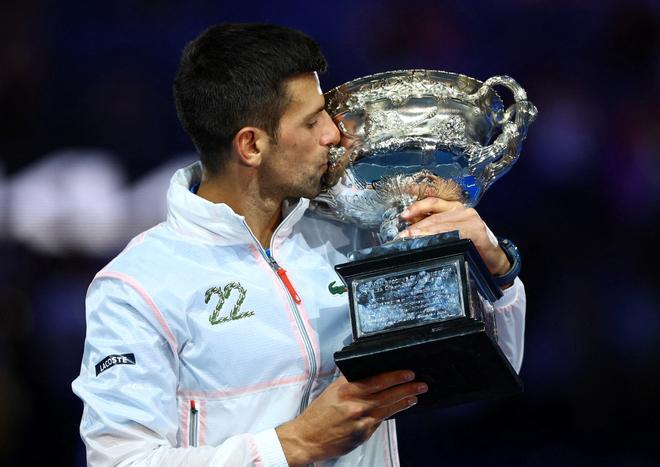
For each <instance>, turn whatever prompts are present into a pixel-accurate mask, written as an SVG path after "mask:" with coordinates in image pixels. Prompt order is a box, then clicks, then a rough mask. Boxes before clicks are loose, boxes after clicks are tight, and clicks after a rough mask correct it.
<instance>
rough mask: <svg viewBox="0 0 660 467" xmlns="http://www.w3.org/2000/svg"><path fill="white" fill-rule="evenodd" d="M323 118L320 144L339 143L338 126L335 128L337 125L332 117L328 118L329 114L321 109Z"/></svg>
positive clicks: (331, 144) (332, 144)
mask: <svg viewBox="0 0 660 467" xmlns="http://www.w3.org/2000/svg"><path fill="white" fill-rule="evenodd" d="M323 120H324V123H325V126H324V129H323V134H322V136H321V144H322V145H323V146H335V145H337V144H339V140H340V137H341V135H340V134H339V128H337V125H335V122H333V121H332V118H330V115H328V112H326V111H325V110H324V111H323Z"/></svg>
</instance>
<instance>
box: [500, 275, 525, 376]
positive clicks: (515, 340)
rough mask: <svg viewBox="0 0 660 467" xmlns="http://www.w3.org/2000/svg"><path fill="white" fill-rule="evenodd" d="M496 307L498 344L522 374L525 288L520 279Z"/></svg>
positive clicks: (505, 293)
mask: <svg viewBox="0 0 660 467" xmlns="http://www.w3.org/2000/svg"><path fill="white" fill-rule="evenodd" d="M493 305H494V306H495V321H496V326H497V343H498V344H499V346H500V348H501V349H502V351H503V352H504V355H506V357H507V359H508V360H509V363H511V366H513V368H514V369H515V370H516V372H518V373H520V368H521V367H522V360H523V350H524V343H525V342H524V338H525V306H526V298H525V287H524V286H523V283H522V281H521V280H520V279H519V278H516V280H515V281H514V283H513V285H512V286H511V287H509V288H508V289H506V290H505V291H504V295H503V296H502V298H500V299H499V300H497V301H496V302H495V303H494V304H493Z"/></svg>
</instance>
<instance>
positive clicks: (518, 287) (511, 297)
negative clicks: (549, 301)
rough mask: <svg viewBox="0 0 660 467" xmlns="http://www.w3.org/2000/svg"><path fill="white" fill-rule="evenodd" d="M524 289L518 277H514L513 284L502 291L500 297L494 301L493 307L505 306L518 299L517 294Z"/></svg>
mask: <svg viewBox="0 0 660 467" xmlns="http://www.w3.org/2000/svg"><path fill="white" fill-rule="evenodd" d="M522 290H524V286H523V283H522V281H521V280H520V278H518V277H516V279H515V280H514V281H513V285H512V286H511V287H509V288H508V289H506V290H503V291H502V297H501V298H500V299H499V300H497V301H495V302H494V303H493V305H494V306H495V309H499V308H506V307H510V306H511V305H513V304H514V303H515V302H516V300H518V295H519V294H520V293H521V292H522Z"/></svg>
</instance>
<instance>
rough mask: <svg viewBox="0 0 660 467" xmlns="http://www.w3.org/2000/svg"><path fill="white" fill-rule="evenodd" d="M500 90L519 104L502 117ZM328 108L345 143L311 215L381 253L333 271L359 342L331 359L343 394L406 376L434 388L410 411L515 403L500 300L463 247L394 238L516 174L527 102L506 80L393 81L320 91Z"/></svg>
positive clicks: (365, 253) (402, 77)
mask: <svg viewBox="0 0 660 467" xmlns="http://www.w3.org/2000/svg"><path fill="white" fill-rule="evenodd" d="M498 86H500V87H503V88H505V89H508V90H509V91H510V92H511V93H512V94H513V100H514V102H513V103H512V104H511V105H510V106H508V107H506V108H505V106H504V104H503V101H502V99H501V98H500V96H499V95H498V94H497V93H496V92H495V90H494V88H495V87H498ZM326 108H327V110H328V112H329V114H330V115H331V116H332V118H333V119H334V121H335V123H336V124H337V126H338V127H339V129H340V131H341V135H342V141H341V145H340V146H338V147H336V148H333V149H332V150H331V155H330V168H329V170H328V173H327V174H326V176H325V179H324V187H325V188H324V190H323V192H322V193H321V194H320V195H319V196H318V197H317V198H316V199H314V200H313V202H312V208H313V209H314V210H316V212H317V213H318V214H320V215H322V216H326V217H330V218H332V219H335V220H339V221H342V222H348V223H353V224H356V225H357V226H359V227H360V228H362V229H364V230H366V231H373V232H374V235H373V237H375V238H376V239H377V240H378V241H377V243H376V244H374V245H371V246H370V247H368V248H364V249H362V250H358V251H355V252H353V253H351V254H349V259H351V262H350V263H346V264H342V265H338V266H336V268H335V269H336V270H337V273H338V274H339V275H340V277H341V278H342V280H343V281H344V283H345V284H346V286H347V289H348V293H349V305H350V311H351V323H352V328H353V343H352V344H350V345H349V346H347V347H345V348H344V349H342V350H341V351H339V352H337V353H335V361H336V362H337V365H338V366H339V368H340V369H341V370H342V372H343V373H344V374H345V375H346V377H347V378H348V379H349V380H355V379H360V378H364V377H367V376H370V375H372V374H376V373H379V372H383V371H390V370H396V369H404V368H407V369H413V370H414V371H415V373H416V374H417V377H418V379H420V380H423V381H425V382H427V383H428V384H429V392H428V393H427V394H426V395H425V397H423V398H420V404H418V407H423V406H427V405H452V404H457V403H462V402H467V401H471V400H477V399H484V398H490V397H495V396H500V395H504V394H511V393H515V392H517V391H520V390H521V382H520V380H519V378H518V376H517V375H516V373H515V371H514V370H513V368H512V367H511V365H510V364H509V363H508V361H507V360H506V358H505V357H504V355H503V354H502V352H501V350H500V349H499V347H498V346H497V330H496V327H495V320H494V316H493V309H492V306H490V305H489V302H493V301H495V300H496V299H497V298H499V297H500V296H501V290H500V289H499V287H498V286H497V285H496V284H495V282H494V280H493V278H492V277H491V276H490V273H489V272H488V270H487V268H486V266H485V264H484V263H483V261H482V260H481V258H480V257H479V254H478V253H477V251H476V249H475V248H474V246H473V245H472V243H471V241H469V240H464V239H460V238H458V234H457V233H448V234H442V235H434V236H428V237H420V238H412V239H410V238H404V239H399V238H398V236H399V233H400V232H401V231H402V230H403V229H405V228H406V227H407V224H406V223H405V222H403V221H402V220H401V218H400V214H401V212H402V211H403V210H404V209H405V208H406V207H407V206H409V205H410V204H412V203H414V202H415V201H417V200H419V199H423V198H425V197H428V196H436V197H440V198H443V199H448V200H455V201H461V202H463V203H464V204H466V205H468V206H475V205H476V204H477V203H478V201H479V200H480V199H481V197H482V196H483V194H484V192H485V191H486V190H487V189H488V187H489V186H490V185H492V184H493V183H494V182H495V180H497V179H499V178H500V177H501V176H502V175H504V174H505V173H506V172H507V171H508V170H509V169H510V168H511V166H512V165H513V164H514V163H515V162H516V160H517V159H518V157H519V155H520V151H521V145H522V141H523V140H524V139H525V137H526V135H527V128H528V126H529V125H530V123H531V122H532V121H533V120H534V118H535V117H536V113H537V111H536V108H535V107H534V105H533V104H532V103H531V102H529V101H528V100H527V95H526V93H525V91H524V90H523V89H522V88H521V87H520V86H519V85H518V83H516V82H515V81H514V80H513V79H511V78H509V77H507V76H495V77H492V78H490V79H488V80H486V81H485V82H483V83H482V82H480V81H478V80H476V79H474V78H469V77H467V76H463V75H459V74H454V73H447V72H443V71H434V70H404V71H391V72H386V73H380V74H376V75H370V76H365V77H362V78H358V79H356V80H353V81H350V82H348V83H346V84H343V85H341V86H338V87H336V88H334V89H332V90H330V91H328V92H327V93H326Z"/></svg>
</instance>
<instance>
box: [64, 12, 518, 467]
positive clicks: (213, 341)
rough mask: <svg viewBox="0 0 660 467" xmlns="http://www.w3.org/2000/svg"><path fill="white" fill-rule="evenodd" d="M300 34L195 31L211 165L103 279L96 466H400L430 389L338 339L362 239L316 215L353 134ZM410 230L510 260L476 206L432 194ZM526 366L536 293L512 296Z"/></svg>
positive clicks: (505, 316)
mask: <svg viewBox="0 0 660 467" xmlns="http://www.w3.org/2000/svg"><path fill="white" fill-rule="evenodd" d="M325 66H326V64H325V59H324V58H323V56H322V54H321V52H320V50H319V47H318V45H317V44H316V43H315V42H314V41H312V40H311V39H310V38H308V37H307V36H305V35H303V34H302V33H300V32H297V31H293V30H290V29H288V28H283V27H278V26H271V25H254V24H246V25H232V24H229V25H220V26H215V27H212V28H210V29H208V30H207V31H205V32H204V33H202V34H201V35H200V36H199V37H198V38H197V39H195V40H194V41H192V42H191V43H190V44H188V46H187V47H186V49H185V51H184V53H183V57H182V59H181V64H180V67H179V71H178V73H177V77H176V79H175V84H174V95H175V100H176V104H177V111H178V114H179V118H180V120H181V122H182V125H183V127H184V128H185V129H186V131H187V132H188V134H189V135H190V136H191V139H192V140H193V142H194V143H195V146H196V147H197V149H198V152H199V154H200V159H201V163H198V164H195V165H193V166H190V167H188V168H185V169H182V170H180V171H178V172H177V173H176V174H175V175H174V177H173V179H172V183H171V186H170V190H169V192H168V219H167V221H166V222H164V223H163V224H160V225H158V226H156V227H154V228H153V229H151V230H149V231H147V232H145V233H143V234H142V235H140V236H138V237H136V238H135V239H133V240H132V241H131V242H130V243H129V245H128V246H127V248H126V249H125V250H124V251H123V252H122V253H121V254H120V255H119V256H118V257H117V258H115V259H114V260H113V261H112V262H110V264H108V265H107V266H106V267H105V268H104V269H103V270H101V271H100V272H99V273H98V275H97V276H96V277H95V279H94V281H93V282H92V284H91V286H90V289H89V292H88V297H87V312H88V315H87V338H86V343H85V352H84V356H83V363H82V370H81V375H80V377H79V378H77V379H76V380H75V381H74V383H73V388H74V391H75V392H76V394H77V395H78V396H79V397H80V398H81V399H82V400H83V401H84V403H85V409H84V412H83V417H82V422H81V434H82V437H83V439H84V441H85V443H86V446H87V452H88V462H89V464H90V465H117V464H119V465H229V466H242V465H268V466H270V465H287V464H288V465H305V464H310V463H313V462H317V461H328V462H327V463H326V464H324V465H350V466H356V465H364V466H376V465H378V466H380V465H397V464H398V459H397V457H396V452H397V451H396V438H395V432H394V422H393V421H386V422H384V423H383V420H385V419H387V418H388V417H390V416H391V415H393V414H395V413H397V412H398V411H401V410H404V409H406V408H408V407H410V406H411V405H413V404H415V402H416V401H417V396H418V395H420V394H423V393H424V392H425V391H426V390H427V387H426V385H425V384H424V383H423V382H421V381H415V380H414V375H413V374H412V372H410V371H405V370H402V371H395V372H390V373H385V374H381V375H377V376H374V377H372V378H369V379H366V380H364V381H359V382H354V383H349V382H348V381H346V379H345V378H344V377H343V376H341V375H339V373H338V371H337V369H336V367H335V365H334V362H333V358H332V355H333V352H334V351H336V350H338V349H340V348H341V347H342V346H343V345H344V343H345V341H346V339H347V338H348V336H349V335H350V324H349V322H348V307H347V301H346V295H345V294H344V295H337V294H332V293H330V292H329V290H328V285H329V284H331V283H332V282H337V281H338V280H339V279H338V277H337V276H336V274H335V273H334V270H333V266H334V265H335V264H338V263H340V262H343V261H345V259H346V258H345V253H346V252H347V251H350V250H351V249H352V245H351V235H350V232H349V230H350V229H349V228H348V227H347V226H342V225H338V224H335V223H333V222H330V221H327V220H323V219H320V218H318V217H315V216H314V214H313V213H310V212H308V211H307V207H308V204H309V198H313V197H315V196H316V195H317V194H318V193H319V191H320V187H321V178H322V176H323V175H324V173H325V171H326V170H327V161H328V159H327V156H328V149H329V147H330V146H332V145H335V144H337V143H338V142H339V139H340V135H339V132H338V130H337V128H336V127H335V125H334V124H333V122H332V120H331V119H330V117H329V115H328V114H327V113H326V112H325V110H324V98H323V94H322V92H321V89H320V86H319V82H318V77H317V74H316V72H320V71H324V69H325ZM405 217H406V218H407V219H408V220H411V221H414V222H415V223H414V224H413V225H412V226H411V227H410V228H409V230H408V232H406V234H408V235H420V234H430V233H435V232H442V231H447V230H457V229H458V230H460V231H461V235H463V236H464V237H469V238H471V239H472V240H473V241H474V243H475V245H476V246H477V248H478V250H479V252H480V253H481V255H482V256H483V258H484V260H485V261H486V264H487V265H488V267H489V269H490V270H491V272H493V273H494V274H496V275H501V274H503V273H505V272H506V271H507V270H508V269H509V267H510V265H509V262H508V260H507V257H506V255H505V254H504V253H503V251H502V250H501V249H500V248H499V247H498V245H497V243H496V242H493V241H492V240H491V239H490V237H492V234H490V233H489V230H488V228H487V227H486V225H485V224H484V223H483V221H481V219H480V218H479V216H478V215H477V213H476V212H475V211H474V210H472V209H466V208H465V207H464V206H463V205H461V204H460V203H458V202H455V201H445V200H441V199H439V198H426V199H424V200H422V201H420V202H418V203H416V204H414V205H413V206H411V207H410V208H409V210H408V212H407V213H405ZM496 305H497V307H496V313H497V319H498V324H500V329H499V331H500V341H501V345H502V348H503V349H504V351H505V353H506V354H507V356H508V357H509V358H510V360H511V361H512V362H513V364H514V366H515V367H516V368H517V369H519V367H520V363H521V358H522V330H523V325H524V291H523V288H522V284H521V283H520V282H519V281H518V280H517V279H516V281H515V283H514V284H513V285H512V286H511V287H509V288H508V289H507V290H506V291H505V296H504V297H503V298H502V299H501V300H500V301H499V302H498V303H497V304H496Z"/></svg>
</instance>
